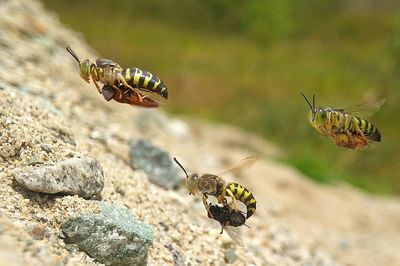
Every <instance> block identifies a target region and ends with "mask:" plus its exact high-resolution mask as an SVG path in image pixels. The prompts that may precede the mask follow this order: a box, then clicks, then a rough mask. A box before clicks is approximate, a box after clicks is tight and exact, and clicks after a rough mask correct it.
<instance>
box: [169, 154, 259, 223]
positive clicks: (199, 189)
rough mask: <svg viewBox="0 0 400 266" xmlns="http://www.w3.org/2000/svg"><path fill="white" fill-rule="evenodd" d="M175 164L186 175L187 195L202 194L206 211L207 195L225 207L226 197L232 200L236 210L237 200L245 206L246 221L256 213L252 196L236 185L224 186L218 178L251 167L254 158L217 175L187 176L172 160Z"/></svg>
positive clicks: (221, 179)
mask: <svg viewBox="0 0 400 266" xmlns="http://www.w3.org/2000/svg"><path fill="white" fill-rule="evenodd" d="M174 160H175V162H176V163H177V164H178V165H179V166H180V167H181V168H182V170H183V171H184V172H185V175H186V186H187V188H188V190H189V194H192V195H195V194H198V193H202V194H203V204H204V206H205V207H206V209H207V210H208V208H209V205H208V203H207V197H208V196H209V195H211V196H214V197H216V198H217V200H218V203H222V204H224V205H225V206H226V205H227V204H228V202H227V200H226V198H225V197H226V196H229V197H230V198H231V199H232V202H231V204H232V208H233V209H234V210H238V206H237V202H236V201H237V200H238V201H240V202H242V203H244V204H245V205H246V210H247V213H246V219H248V218H250V216H252V215H253V214H254V213H255V211H256V199H255V198H254V196H253V194H252V193H251V192H250V191H249V190H248V189H247V188H245V187H243V186H242V185H240V184H238V183H229V184H226V182H225V180H224V179H223V178H222V177H220V176H221V175H224V174H228V173H232V172H235V171H238V170H240V169H243V168H247V167H250V166H252V165H253V164H254V163H255V161H256V160H257V157H256V156H249V157H246V158H244V159H242V160H241V161H240V163H239V164H238V165H237V166H235V167H233V168H231V169H229V170H227V171H225V172H223V173H221V174H218V175H213V174H203V175H199V174H191V175H188V174H187V172H186V170H185V168H183V166H182V165H181V164H180V163H179V162H178V160H177V159H176V158H174Z"/></svg>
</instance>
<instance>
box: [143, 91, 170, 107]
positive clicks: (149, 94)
mask: <svg viewBox="0 0 400 266" xmlns="http://www.w3.org/2000/svg"><path fill="white" fill-rule="evenodd" d="M140 94H141V95H143V96H146V97H149V98H150V99H152V100H153V101H155V102H157V103H159V104H165V103H166V102H167V99H165V98H164V97H162V96H160V95H159V94H157V93H155V92H152V91H147V90H140Z"/></svg>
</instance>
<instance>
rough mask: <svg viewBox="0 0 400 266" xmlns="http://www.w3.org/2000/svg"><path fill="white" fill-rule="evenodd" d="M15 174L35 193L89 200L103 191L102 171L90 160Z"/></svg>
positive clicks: (81, 159) (62, 163)
mask: <svg viewBox="0 0 400 266" xmlns="http://www.w3.org/2000/svg"><path fill="white" fill-rule="evenodd" d="M12 173H13V175H14V178H15V180H16V181H17V182H18V183H19V184H20V185H21V186H22V187H24V188H26V189H28V190H31V191H35V192H43V193H49V194H55V193H65V194H71V195H79V196H82V197H84V198H90V197H92V196H94V195H98V194H99V193H100V192H101V191H102V189H103V187H104V173H103V169H102V168H101V166H100V164H99V162H98V161H97V160H96V159H95V158H92V157H89V156H86V157H83V158H71V159H67V160H64V161H62V162H60V163H57V164H55V165H53V166H43V167H39V168H34V167H26V168H18V169H15V170H14V171H13V172H12Z"/></svg>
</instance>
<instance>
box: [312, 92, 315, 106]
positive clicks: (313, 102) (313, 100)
mask: <svg viewBox="0 0 400 266" xmlns="http://www.w3.org/2000/svg"><path fill="white" fill-rule="evenodd" d="M312 108H313V110H315V94H313V96H312Z"/></svg>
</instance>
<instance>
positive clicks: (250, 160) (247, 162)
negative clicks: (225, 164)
mask: <svg viewBox="0 0 400 266" xmlns="http://www.w3.org/2000/svg"><path fill="white" fill-rule="evenodd" d="M257 159H258V156H257V155H250V156H247V157H246V158H243V159H242V160H240V162H239V163H238V164H237V165H236V166H234V167H232V168H230V169H228V170H226V171H224V172H222V173H219V174H218V176H220V175H226V174H229V173H232V172H237V171H239V170H243V169H247V168H250V167H251V166H253V164H254V163H255V162H256V161H257Z"/></svg>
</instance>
